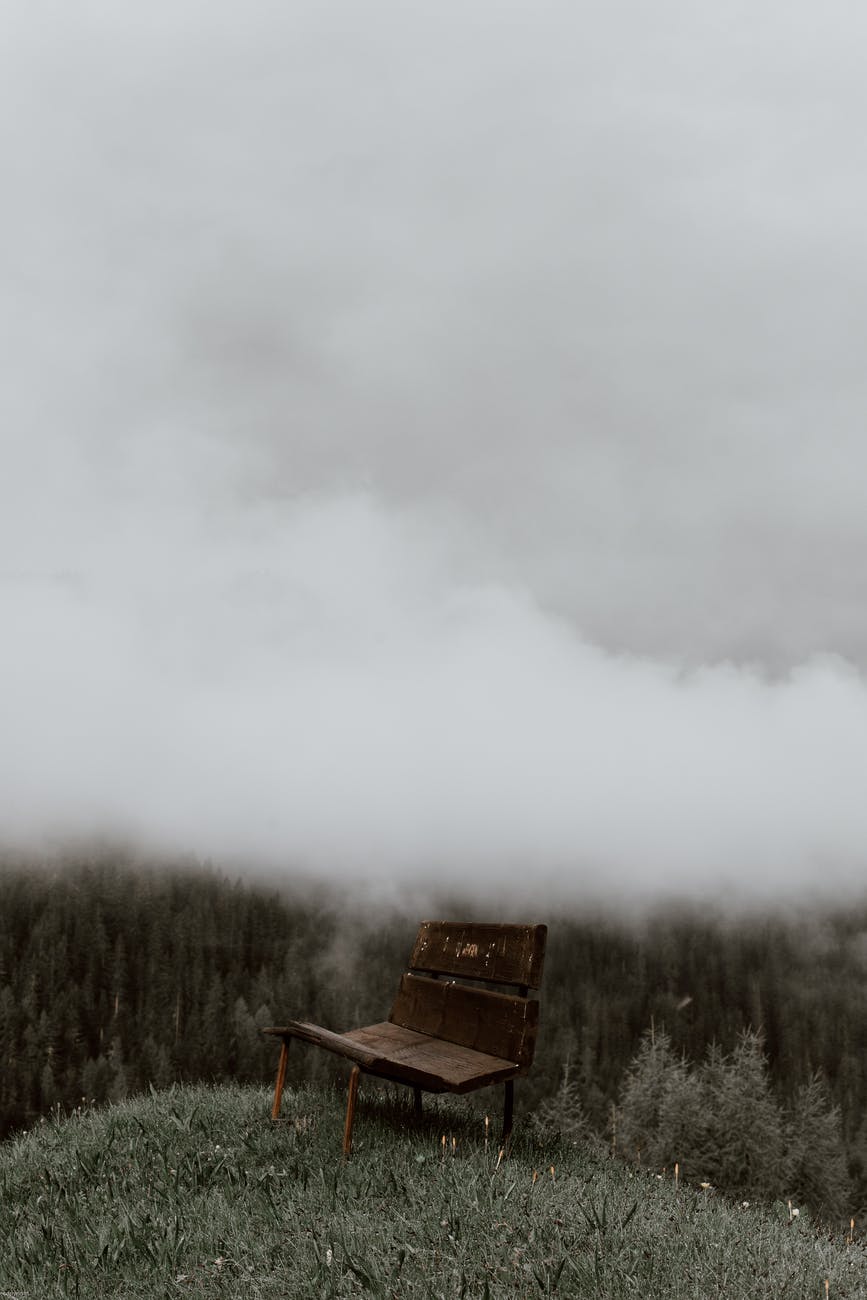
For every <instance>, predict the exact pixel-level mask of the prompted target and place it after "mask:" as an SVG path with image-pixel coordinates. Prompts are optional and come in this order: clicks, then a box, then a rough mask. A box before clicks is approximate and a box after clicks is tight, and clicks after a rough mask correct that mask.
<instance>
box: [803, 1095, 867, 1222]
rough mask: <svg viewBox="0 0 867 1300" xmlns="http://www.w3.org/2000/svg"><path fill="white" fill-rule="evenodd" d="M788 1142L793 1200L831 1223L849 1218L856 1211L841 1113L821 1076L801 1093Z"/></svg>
mask: <svg viewBox="0 0 867 1300" xmlns="http://www.w3.org/2000/svg"><path fill="white" fill-rule="evenodd" d="M788 1138H789V1160H790V1175H789V1178H790V1183H789V1185H790V1188H791V1193H792V1197H793V1199H796V1200H797V1201H799V1202H801V1203H802V1204H805V1205H808V1206H809V1207H810V1209H811V1211H812V1212H813V1213H814V1214H815V1215H816V1216H817V1217H818V1218H821V1219H824V1220H826V1221H828V1222H832V1221H834V1220H838V1219H841V1218H842V1217H844V1216H846V1215H847V1214H848V1213H849V1212H850V1211H851V1210H852V1209H853V1208H854V1207H853V1206H852V1201H851V1197H852V1186H851V1180H850V1178H849V1171H848V1169H847V1167H846V1153H845V1149H844V1146H843V1131H842V1124H841V1122H840V1112H839V1110H838V1109H837V1107H836V1106H833V1105H832V1104H831V1099H830V1097H829V1095H828V1088H827V1085H826V1084H825V1082H824V1080H823V1079H822V1078H821V1077H820V1076H819V1075H818V1074H814V1075H813V1077H812V1079H810V1081H809V1082H808V1083H806V1084H803V1085H802V1086H801V1087H800V1088H799V1089H798V1092H797V1095H796V1097H795V1101H794V1105H793V1106H792V1110H791V1115H790V1118H789V1124H788Z"/></svg>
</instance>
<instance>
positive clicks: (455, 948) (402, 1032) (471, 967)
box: [263, 921, 547, 1156]
mask: <svg viewBox="0 0 867 1300" xmlns="http://www.w3.org/2000/svg"><path fill="white" fill-rule="evenodd" d="M546 934H547V928H546V926H544V925H531V926H518V925H506V926H498V925H476V924H472V925H469V924H467V925H465V924H463V923H461V924H453V925H452V924H448V923H446V922H443V921H438V922H432V921H426V922H424V924H423V925H422V926H421V929H420V930H419V933H418V938H417V939H416V943H415V947H414V949H413V954H412V958H411V961H410V965H411V967H412V970H411V971H410V972H408V973H407V974H405V975H404V976H403V977H402V979H401V982H400V986H399V988H398V992H397V996H396V998H395V1002H394V1006H393V1007H392V1010H391V1014H390V1016H389V1019H388V1020H386V1021H382V1022H381V1023H379V1024H375V1025H365V1026H363V1027H362V1028H360V1029H352V1030H349V1031H348V1032H347V1033H345V1034H335V1033H333V1032H332V1031H331V1030H329V1029H324V1028H323V1027H322V1026H321V1025H312V1024H308V1023H307V1022H306V1021H303V1020H290V1021H288V1022H287V1024H285V1025H280V1026H273V1027H271V1028H268V1029H265V1030H264V1031H263V1032H264V1033H266V1034H272V1035H274V1036H275V1037H277V1038H280V1039H281V1040H282V1042H281V1051H280V1065H279V1067H278V1071H277V1084H276V1087H275V1092H274V1106H273V1109H272V1116H273V1118H275V1119H276V1118H277V1116H278V1115H279V1111H280V1099H281V1096H282V1091H283V1084H284V1080H285V1075H286V1058H287V1054H288V1046H289V1041H290V1039H292V1038H300V1039H301V1040H302V1041H304V1042H307V1043H312V1044H314V1045H315V1046H316V1047H323V1048H325V1050H326V1051H329V1052H334V1053H335V1054H336V1055H338V1056H342V1057H345V1058H346V1059H347V1060H349V1061H352V1063H353V1069H352V1073H351V1075H350V1079H349V1093H348V1098H347V1109H346V1123H345V1126H344V1134H343V1152H344V1156H348V1155H349V1153H350V1151H351V1149H352V1125H353V1120H354V1115H355V1099H356V1095H357V1092H358V1080H359V1076H360V1073H361V1071H364V1073H365V1074H373V1075H378V1076H379V1077H381V1078H385V1079H390V1080H392V1081H393V1082H396V1083H403V1084H407V1085H409V1086H410V1087H411V1088H412V1089H413V1092H414V1100H415V1110H416V1114H417V1115H418V1114H420V1112H421V1093H422V1090H424V1091H425V1092H456V1093H463V1092H470V1091H472V1090H473V1089H475V1088H482V1087H485V1086H486V1085H488V1084H494V1083H503V1084H504V1085H505V1093H504V1102H503V1137H504V1140H505V1139H506V1138H507V1137H508V1135H509V1133H510V1132H511V1129H512V1109H513V1089H514V1079H515V1078H516V1077H517V1076H518V1075H521V1074H524V1073H526V1071H527V1069H528V1068H529V1066H530V1064H531V1062H532V1059H533V1052H534V1050H535V1045H536V1033H537V1029H538V1023H539V1004H538V1002H537V1001H535V1000H531V999H528V997H527V993H528V991H529V989H530V988H538V986H539V982H540V980H541V976H542V963H543V960H544V951H545V939H546ZM417 971H424V972H426V973H425V974H421V975H420V974H417V973H414V972H417ZM440 975H442V976H450V975H452V976H457V977H458V978H459V979H463V978H466V979H476V980H483V981H488V982H491V983H499V984H512V985H516V986H517V987H518V989H519V990H520V993H519V994H518V995H516V994H507V993H503V992H499V991H497V992H495V991H493V990H491V989H488V988H484V987H481V986H480V985H478V984H476V985H469V984H464V983H457V982H456V981H455V979H449V978H445V979H439V978H438V976H440Z"/></svg>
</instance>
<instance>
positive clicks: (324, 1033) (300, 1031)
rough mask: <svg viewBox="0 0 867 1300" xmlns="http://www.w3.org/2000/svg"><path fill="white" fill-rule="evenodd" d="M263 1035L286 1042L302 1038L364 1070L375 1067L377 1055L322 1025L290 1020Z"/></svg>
mask: <svg viewBox="0 0 867 1300" xmlns="http://www.w3.org/2000/svg"><path fill="white" fill-rule="evenodd" d="M262 1033H263V1034H273V1035H274V1036H275V1037H276V1038H282V1039H283V1040H284V1041H285V1040H286V1039H287V1038H300V1039H302V1040H303V1041H304V1042H305V1043H313V1044H314V1045H315V1046H316V1047H324V1048H325V1050H326V1051H327V1052H334V1053H335V1054H336V1055H337V1056H345V1057H346V1058H347V1060H349V1061H355V1062H356V1064H357V1065H360V1066H361V1067H362V1069H364V1068H366V1067H367V1066H370V1065H373V1064H374V1062H375V1061H376V1053H375V1052H372V1051H370V1049H369V1048H367V1047H365V1046H364V1045H363V1044H361V1043H359V1042H358V1041H357V1040H356V1039H354V1038H349V1037H348V1036H347V1035H346V1034H334V1033H332V1032H331V1030H330V1029H323V1028H322V1026H321V1025H309V1024H307V1023H306V1022H305V1021H303V1020H290V1021H289V1023H288V1024H287V1025H280V1026H276V1027H271V1028H268V1029H263V1030H262Z"/></svg>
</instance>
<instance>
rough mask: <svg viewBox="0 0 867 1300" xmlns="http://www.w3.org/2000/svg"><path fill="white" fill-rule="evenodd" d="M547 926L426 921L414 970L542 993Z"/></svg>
mask: <svg viewBox="0 0 867 1300" xmlns="http://www.w3.org/2000/svg"><path fill="white" fill-rule="evenodd" d="M547 935H548V927H547V926H546V925H480V924H477V923H467V924H465V925H455V924H454V923H453V922H449V921H423V922H422V924H421V926H420V927H419V932H418V937H417V938H416V941H415V947H414V948H413V950H412V956H411V957H410V961H409V966H410V970H415V971H429V972H434V971H435V972H437V973H438V974H441V975H455V976H459V977H460V978H462V979H476V980H488V981H490V982H491V983H494V984H515V985H518V986H520V985H525V986H526V987H527V988H531V989H537V988H539V987H540V986H541V983H542V968H543V966H544V962H545V942H546V939H547Z"/></svg>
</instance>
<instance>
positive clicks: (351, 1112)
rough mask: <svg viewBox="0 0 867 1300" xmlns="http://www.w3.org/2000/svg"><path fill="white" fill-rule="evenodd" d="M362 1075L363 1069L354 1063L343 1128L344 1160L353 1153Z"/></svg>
mask: <svg viewBox="0 0 867 1300" xmlns="http://www.w3.org/2000/svg"><path fill="white" fill-rule="evenodd" d="M360 1076H361V1070H360V1069H359V1067H358V1066H357V1065H354V1066H353V1067H352V1073H351V1074H350V1076H349V1095H348V1096H347V1099H346V1126H345V1128H344V1130H343V1159H344V1160H347V1159H348V1158H349V1156H350V1155H351V1153H352V1121H353V1120H354V1119H355V1098H356V1097H357V1096H358V1080H359V1078H360Z"/></svg>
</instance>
